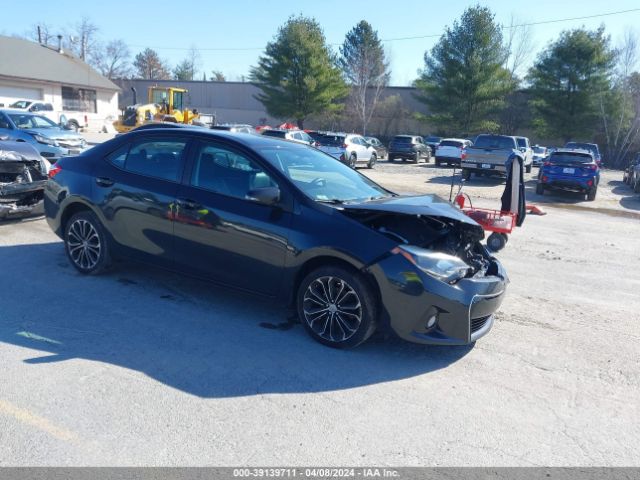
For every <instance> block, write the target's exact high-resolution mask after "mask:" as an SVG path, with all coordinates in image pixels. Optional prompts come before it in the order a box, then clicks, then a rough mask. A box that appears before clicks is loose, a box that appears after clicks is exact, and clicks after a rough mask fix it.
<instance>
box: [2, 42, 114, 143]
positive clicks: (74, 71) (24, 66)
mask: <svg viewBox="0 0 640 480" xmlns="http://www.w3.org/2000/svg"><path fill="white" fill-rule="evenodd" d="M119 91H120V88H119V87H118V86H117V85H115V84H114V83H113V82H111V81H110V80H109V79H108V78H106V77H103V76H102V75H100V73H98V72H97V71H96V70H94V69H93V68H92V67H90V66H89V65H88V64H86V63H85V62H83V61H82V60H80V59H78V58H76V57H74V56H73V55H71V54H70V53H67V52H64V51H62V49H61V48H56V47H52V46H50V45H40V44H38V43H35V42H31V41H29V40H24V39H21V38H13V37H5V36H0V105H1V106H3V107H8V106H9V105H10V104H11V103H13V102H15V101H17V100H41V101H43V102H47V103H51V104H52V105H53V109H54V110H55V111H56V112H60V114H62V115H65V117H67V119H77V121H78V123H79V125H80V126H81V128H84V129H86V130H88V131H101V130H102V129H103V127H104V125H105V124H111V123H112V122H113V121H114V120H116V119H117V118H118V114H119V110H118V93H119Z"/></svg>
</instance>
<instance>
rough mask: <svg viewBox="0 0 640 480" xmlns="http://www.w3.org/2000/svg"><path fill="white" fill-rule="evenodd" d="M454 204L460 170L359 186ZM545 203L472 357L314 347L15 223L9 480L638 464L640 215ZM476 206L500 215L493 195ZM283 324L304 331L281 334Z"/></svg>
mask: <svg viewBox="0 0 640 480" xmlns="http://www.w3.org/2000/svg"><path fill="white" fill-rule="evenodd" d="M361 171H362V172H363V173H365V174H367V175H370V176H371V177H372V178H374V179H376V180H377V181H378V182H380V183H381V184H383V185H385V186H387V187H388V188H390V189H393V190H396V191H399V192H407V193H408V192H418V193H423V192H425V193H426V192H429V193H434V192H435V193H439V194H441V195H443V196H445V197H446V196H448V192H449V185H450V180H451V177H450V175H451V170H448V169H445V168H442V169H436V168H434V167H433V165H432V164H430V165H424V164H420V165H417V166H416V165H409V164H400V163H398V164H395V165H391V164H385V163H384V162H383V163H380V164H379V165H377V166H376V168H375V169H374V170H372V171H369V170H366V169H362V170H361ZM528 178H529V181H528V184H527V193H528V195H529V197H528V199H529V200H530V202H533V203H536V204H541V205H543V206H544V207H545V209H546V211H547V212H548V213H547V215H546V216H529V217H527V219H526V222H525V224H524V225H523V227H522V228H519V229H517V230H516V231H515V232H514V233H513V235H511V237H510V240H509V243H508V244H507V246H506V248H505V249H504V250H503V251H501V252H499V254H498V257H499V258H500V260H501V261H502V262H503V264H504V265H505V267H506V269H507V272H508V274H509V276H510V280H511V283H510V285H509V289H508V292H507V296H506V299H505V301H504V303H503V305H502V307H501V309H500V311H499V313H498V316H497V321H496V323H495V325H494V327H493V329H492V331H491V332H490V333H489V334H488V335H487V336H485V337H483V338H482V339H481V340H479V341H478V342H476V344H475V345H474V346H470V347H453V348H452V347H442V348H440V347H438V348H436V347H425V346H418V345H412V344H408V343H406V342H401V341H397V340H392V339H389V340H385V339H382V338H373V339H371V340H370V341H369V342H367V343H366V344H364V345H362V346H360V347H359V348H357V349H355V350H353V351H348V352H343V351H335V350H332V349H328V348H326V347H323V346H321V345H319V344H316V343H315V342H313V341H312V340H311V339H309V338H308V336H307V335H306V334H305V332H304V331H303V329H302V328H301V327H300V325H292V324H286V323H285V322H286V314H285V312H283V311H282V310H281V309H279V308H277V307H275V306H272V305H268V304H264V303H261V302H259V301H256V300H255V299H252V298H247V297H241V296H238V295H236V294H233V293H231V292H228V291H224V290H221V289H219V288H216V287H213V286H211V285H209V284H205V283H202V282H198V281H195V280H190V279H185V278H183V277H178V276H176V275H173V274H168V273H165V272H160V271H155V270H152V269H148V268H144V267H139V266H135V265H120V266H119V267H118V269H116V270H115V271H113V272H111V273H109V274H107V275H102V276H98V277H89V278H87V277H84V276H82V275H79V274H78V273H76V272H75V271H74V270H73V269H72V268H71V267H70V265H69V263H68V262H67V260H66V258H65V255H64V251H63V247H62V243H61V242H60V240H59V239H58V238H57V237H56V236H54V235H53V234H52V233H51V231H50V230H49V228H48V227H47V224H46V223H45V222H44V220H42V219H30V220H25V221H21V222H12V223H5V224H1V225H0V264H1V265H2V267H3V272H4V274H3V275H2V276H0V292H2V293H1V294H0V295H1V296H0V298H1V309H0V365H1V366H2V368H0V466H8V465H20V466H22V465H87V466H89V465H125V466H126V465H163V466H187V465H226V466H253V465H262V466H286V465H298V466H310V465H314V466H345V465H353V466H358V465H360V466H363V465H380V466H530V465H539V466H640V451H639V450H638V447H637V445H638V443H640V423H639V422H638V418H640V402H638V398H640V356H639V355H638V342H639V341H640V295H639V293H638V292H640V249H639V245H640V242H639V238H640V202H639V201H638V197H639V196H638V195H634V194H633V193H632V192H631V190H630V189H628V188H627V187H626V186H624V185H622V183H621V182H620V181H619V180H620V178H621V174H620V173H618V172H606V171H605V172H604V173H603V176H602V181H601V186H600V191H599V193H598V198H597V200H596V201H595V202H586V201H584V200H581V199H579V198H578V196H576V195H572V194H563V193H558V194H547V195H545V196H544V197H542V198H540V197H538V196H536V195H535V194H534V193H533V192H532V189H533V188H534V182H532V181H531V180H530V178H531V177H530V176H528ZM465 190H466V192H467V193H468V194H469V195H470V196H471V197H472V198H473V199H474V200H475V201H477V203H478V204H479V205H482V206H486V207H494V208H497V207H498V205H499V204H498V199H499V197H500V194H501V191H502V186H501V182H500V181H499V180H496V179H486V178H480V179H475V178H474V179H472V180H471V181H470V182H469V184H468V185H467V186H466V187H465ZM265 325H267V326H268V325H272V326H273V325H276V326H277V325H280V326H282V325H286V326H287V328H275V329H274V328H264V326H265Z"/></svg>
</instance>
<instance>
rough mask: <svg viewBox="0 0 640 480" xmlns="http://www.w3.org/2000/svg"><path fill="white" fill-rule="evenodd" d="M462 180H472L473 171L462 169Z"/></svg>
mask: <svg viewBox="0 0 640 480" xmlns="http://www.w3.org/2000/svg"><path fill="white" fill-rule="evenodd" d="M462 178H463V179H464V180H470V179H471V170H469V169H468V168H463V169H462Z"/></svg>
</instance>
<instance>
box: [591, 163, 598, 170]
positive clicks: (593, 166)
mask: <svg viewBox="0 0 640 480" xmlns="http://www.w3.org/2000/svg"><path fill="white" fill-rule="evenodd" d="M589 168H590V169H591V170H593V171H596V170H597V169H598V165H597V164H595V163H594V164H592V165H589Z"/></svg>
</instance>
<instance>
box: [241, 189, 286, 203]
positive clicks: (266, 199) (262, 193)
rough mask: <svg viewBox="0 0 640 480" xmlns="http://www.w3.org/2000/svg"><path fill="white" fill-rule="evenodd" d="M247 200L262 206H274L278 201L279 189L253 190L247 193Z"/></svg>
mask: <svg viewBox="0 0 640 480" xmlns="http://www.w3.org/2000/svg"><path fill="white" fill-rule="evenodd" d="M247 198H248V199H249V200H254V201H256V202H258V203H262V204H264V205H275V204H276V203H278V202H279V201H280V189H279V188H278V187H261V188H253V189H251V190H249V193H247Z"/></svg>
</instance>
